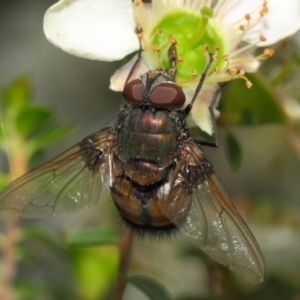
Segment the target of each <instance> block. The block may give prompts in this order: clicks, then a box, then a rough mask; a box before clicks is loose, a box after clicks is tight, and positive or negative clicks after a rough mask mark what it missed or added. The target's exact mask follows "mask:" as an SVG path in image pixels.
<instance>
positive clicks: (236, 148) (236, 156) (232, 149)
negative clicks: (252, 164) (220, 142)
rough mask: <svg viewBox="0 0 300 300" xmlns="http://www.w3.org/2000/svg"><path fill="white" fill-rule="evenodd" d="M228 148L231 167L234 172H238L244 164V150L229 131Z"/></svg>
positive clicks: (227, 137)
mask: <svg viewBox="0 0 300 300" xmlns="http://www.w3.org/2000/svg"><path fill="white" fill-rule="evenodd" d="M226 148H227V153H228V158H229V162H230V165H231V167H232V169H233V170H234V171H236V170H238V169H239V168H240V166H241V164H242V160H243V154H242V149H241V146H240V144H239V142H238V141H237V139H236V138H235V136H234V135H233V134H232V133H230V132H229V131H227V134H226Z"/></svg>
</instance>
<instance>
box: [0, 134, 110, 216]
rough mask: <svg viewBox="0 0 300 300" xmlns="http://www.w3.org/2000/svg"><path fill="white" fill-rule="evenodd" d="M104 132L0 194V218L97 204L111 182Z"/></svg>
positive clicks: (36, 170) (84, 141)
mask: <svg viewBox="0 0 300 300" xmlns="http://www.w3.org/2000/svg"><path fill="white" fill-rule="evenodd" d="M109 138H111V130H110V129H104V130H102V131H100V132H97V133H95V134H93V135H90V136H88V137H87V138H85V139H84V140H83V141H82V142H80V143H79V144H77V145H75V146H74V147H72V148H70V149H69V150H67V151H66V152H64V153H63V154H61V155H59V156H58V157H56V158H55V159H53V160H52V161H50V162H49V163H46V164H44V165H42V166H40V167H38V168H36V169H34V170H33V171H31V172H29V173H27V174H25V175H24V176H22V177H20V178H18V179H17V180H15V181H13V182H12V183H11V184H10V185H9V186H8V187H7V188H5V189H4V191H3V192H2V193H1V195H0V217H17V216H20V215H21V216H24V217H43V216H47V215H55V214H62V213H69V212H73V211H77V210H80V209H82V208H84V207H88V206H91V205H95V204H98V203H99V201H100V199H102V197H104V195H103V192H104V191H105V190H108V189H106V187H107V186H108V185H109V184H110V182H111V176H112V175H111V155H112V150H111V148H110V146H109V144H108V142H107V140H108V139H109Z"/></svg>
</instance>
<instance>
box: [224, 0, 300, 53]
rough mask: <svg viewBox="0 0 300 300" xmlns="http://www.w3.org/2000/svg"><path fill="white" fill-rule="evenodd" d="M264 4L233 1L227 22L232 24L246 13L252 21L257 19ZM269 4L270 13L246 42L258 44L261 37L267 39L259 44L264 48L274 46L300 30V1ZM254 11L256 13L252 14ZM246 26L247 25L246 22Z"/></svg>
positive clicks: (280, 0) (275, 0)
mask: <svg viewBox="0 0 300 300" xmlns="http://www.w3.org/2000/svg"><path fill="white" fill-rule="evenodd" d="M262 2H263V1H262V0H252V1H249V0H232V1H231V5H230V7H229V8H228V12H227V14H226V16H225V22H226V23H227V24H230V23H231V24H232V23H233V22H234V21H237V20H240V19H241V18H242V17H243V16H244V15H245V14H246V13H249V14H251V19H255V18H257V17H258V15H259V11H260V9H261V7H262ZM267 3H268V8H269V12H268V13H267V14H266V15H265V16H264V17H263V18H262V19H261V21H260V22H259V23H258V24H257V25H256V26H255V27H254V28H253V29H251V30H250V31H248V32H247V33H246V35H245V37H244V40H245V41H247V42H249V43H257V41H258V39H259V36H261V35H263V36H265V37H266V38H267V40H266V41H265V42H259V43H257V45H258V46H262V47H264V46H268V45H271V44H274V43H276V42H278V41H279V40H281V39H283V38H285V37H288V36H290V35H292V34H294V33H295V32H296V31H298V30H299V29H300V1H299V0H269V1H267ZM253 11H255V13H252V12H253ZM244 24H246V22H245V21H244Z"/></svg>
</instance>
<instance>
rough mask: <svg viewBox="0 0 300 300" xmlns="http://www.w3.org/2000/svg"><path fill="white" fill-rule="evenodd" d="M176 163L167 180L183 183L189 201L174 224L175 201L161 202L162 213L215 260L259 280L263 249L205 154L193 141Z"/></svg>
mask: <svg viewBox="0 0 300 300" xmlns="http://www.w3.org/2000/svg"><path fill="white" fill-rule="evenodd" d="M179 164H180V166H179V167H178V169H177V170H175V171H174V173H173V174H171V177H172V176H173V178H170V181H171V182H172V185H173V186H174V185H177V186H179V185H181V186H182V185H183V183H184V185H185V186H186V187H188V189H189V196H188V197H190V201H185V206H182V205H181V206H180V207H181V211H182V212H185V211H187V212H188V213H187V217H186V218H185V220H184V221H183V222H181V223H179V222H177V224H176V218H175V217H174V216H175V215H176V212H175V210H174V211H172V209H175V208H176V207H178V204H176V203H172V204H171V205H170V206H169V209H166V208H165V207H166V206H165V205H162V209H164V213H165V214H166V215H167V217H168V218H170V220H171V221H174V224H175V225H177V227H178V229H179V231H180V232H181V233H182V234H183V235H185V236H186V237H188V238H189V239H190V240H191V241H192V242H193V243H194V244H195V245H196V246H198V247H199V248H201V249H202V250H203V251H204V252H205V253H206V254H208V255H209V256H211V257H212V258H213V259H215V260H216V261H217V262H219V263H221V264H223V265H225V266H229V268H230V269H231V270H232V271H234V272H235V273H237V274H238V275H242V276H243V277H245V278H246V279H247V280H249V281H251V282H253V283H257V282H261V281H262V280H263V278H264V274H265V264H264V260H263V255H262V252H261V250H260V248H259V246H258V244H257V242H256V240H255V238H254V236H253V234H252V233H251V231H250V229H249V228H248V226H247V225H246V223H245V222H244V220H243V219H242V217H241V215H240V214H239V212H238V211H237V210H236V208H235V207H234V205H233V204H232V202H231V201H230V200H229V198H228V196H227V194H226V192H225V191H224V189H223V187H222V185H221V183H220V181H219V179H218V177H217V176H216V174H215V173H214V171H213V169H212V167H211V164H210V162H209V160H208V159H207V157H206V156H205V154H204V153H203V152H202V151H201V149H200V148H199V147H198V146H197V145H196V144H192V145H191V146H190V147H189V149H187V155H186V156H185V157H184V158H183V159H182V161H180V162H179ZM174 199H175V201H177V198H176V197H174ZM178 201H179V200H178ZM171 202H172V201H171ZM170 207H171V209H170Z"/></svg>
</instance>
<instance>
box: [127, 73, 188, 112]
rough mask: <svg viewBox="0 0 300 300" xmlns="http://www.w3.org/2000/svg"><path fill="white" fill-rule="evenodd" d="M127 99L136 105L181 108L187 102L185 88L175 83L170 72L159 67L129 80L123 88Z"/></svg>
mask: <svg viewBox="0 0 300 300" xmlns="http://www.w3.org/2000/svg"><path fill="white" fill-rule="evenodd" d="M123 97H124V98H125V100H126V101H127V102H128V103H130V104H134V105H143V106H153V107H162V108H169V109H173V108H174V109H175V108H176V109H178V108H181V107H182V106H183V105H184V103H185V94H184V92H183V90H182V89H181V88H180V87H179V86H178V85H176V84H175V83H174V81H173V80H172V77H171V76H170V75H169V73H168V72H167V71H166V70H164V69H162V68H157V69H155V70H150V71H148V72H147V73H145V74H144V75H142V76H141V77H140V79H134V80H132V81H130V82H128V83H127V84H126V85H125V87H124V90H123Z"/></svg>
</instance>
